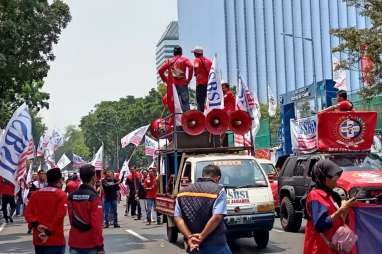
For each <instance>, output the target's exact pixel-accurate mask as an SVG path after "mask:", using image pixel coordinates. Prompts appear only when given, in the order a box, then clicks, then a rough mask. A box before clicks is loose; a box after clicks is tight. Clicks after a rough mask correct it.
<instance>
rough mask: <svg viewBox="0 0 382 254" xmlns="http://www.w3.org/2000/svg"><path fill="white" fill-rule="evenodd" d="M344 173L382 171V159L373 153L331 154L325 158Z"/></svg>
mask: <svg viewBox="0 0 382 254" xmlns="http://www.w3.org/2000/svg"><path fill="white" fill-rule="evenodd" d="M325 157H326V158H327V159H330V160H331V161H333V162H335V163H336V164H337V165H338V166H340V167H341V168H342V169H343V170H344V171H355V170H382V159H381V157H379V156H378V155H376V154H373V153H362V154H361V153H360V154H357V153H355V154H331V155H327V156H325Z"/></svg>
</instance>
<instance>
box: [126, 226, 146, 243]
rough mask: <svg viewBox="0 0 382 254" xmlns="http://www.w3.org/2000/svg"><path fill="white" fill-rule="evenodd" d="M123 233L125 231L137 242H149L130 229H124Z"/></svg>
mask: <svg viewBox="0 0 382 254" xmlns="http://www.w3.org/2000/svg"><path fill="white" fill-rule="evenodd" d="M125 231H126V232H127V233H129V234H130V235H133V236H135V237H136V238H138V239H139V240H142V241H144V242H147V241H149V239H147V238H146V237H144V236H141V235H140V234H138V233H137V232H134V231H133V230H131V229H126V230H125Z"/></svg>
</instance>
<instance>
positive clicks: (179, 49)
mask: <svg viewBox="0 0 382 254" xmlns="http://www.w3.org/2000/svg"><path fill="white" fill-rule="evenodd" d="M182 51H183V50H182V47H181V46H179V45H177V46H175V47H174V55H181V54H182Z"/></svg>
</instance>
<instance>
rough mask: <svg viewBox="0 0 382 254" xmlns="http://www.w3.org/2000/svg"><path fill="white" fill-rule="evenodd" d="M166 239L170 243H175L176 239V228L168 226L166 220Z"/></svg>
mask: <svg viewBox="0 0 382 254" xmlns="http://www.w3.org/2000/svg"><path fill="white" fill-rule="evenodd" d="M166 225H167V239H168V241H169V242H170V243H176V241H177V240H178V228H177V227H170V226H169V225H168V222H167V224H166Z"/></svg>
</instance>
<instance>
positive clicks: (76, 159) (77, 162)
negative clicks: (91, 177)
mask: <svg viewBox="0 0 382 254" xmlns="http://www.w3.org/2000/svg"><path fill="white" fill-rule="evenodd" d="M86 163H87V162H86V161H85V160H84V159H83V158H82V157H81V156H79V155H77V154H74V153H73V168H80V167H81V166H83V165H85V164H86Z"/></svg>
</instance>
